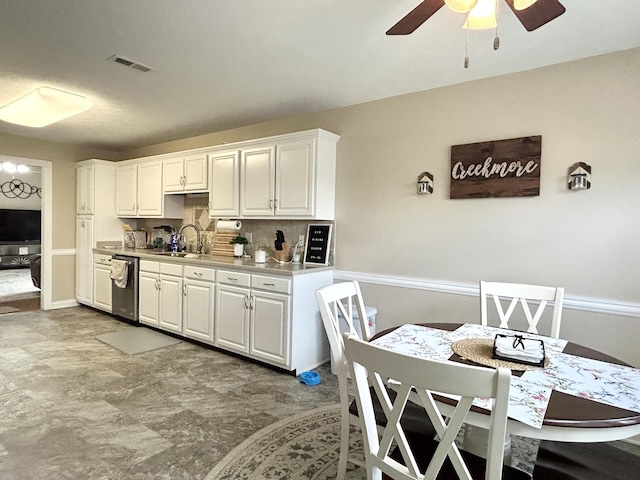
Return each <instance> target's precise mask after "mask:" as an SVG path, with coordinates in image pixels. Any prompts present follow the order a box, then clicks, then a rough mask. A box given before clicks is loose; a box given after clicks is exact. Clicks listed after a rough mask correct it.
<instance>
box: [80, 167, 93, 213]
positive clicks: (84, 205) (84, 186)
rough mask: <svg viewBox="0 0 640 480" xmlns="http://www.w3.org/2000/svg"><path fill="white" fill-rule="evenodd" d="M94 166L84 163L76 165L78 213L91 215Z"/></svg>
mask: <svg viewBox="0 0 640 480" xmlns="http://www.w3.org/2000/svg"><path fill="white" fill-rule="evenodd" d="M94 179H95V166H94V165H93V164H86V165H81V166H78V167H76V213H77V214H78V215H92V214H93V213H94V211H93V202H94V198H93V183H94Z"/></svg>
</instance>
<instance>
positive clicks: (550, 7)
mask: <svg viewBox="0 0 640 480" xmlns="http://www.w3.org/2000/svg"><path fill="white" fill-rule="evenodd" d="M505 1H506V2H507V4H508V5H509V7H511V10H513V13H514V14H515V15H516V17H518V20H520V23H521V24H522V25H523V26H524V28H526V29H527V32H533V31H534V30H535V29H536V28H540V27H541V26H543V25H544V24H546V23H549V22H550V21H551V20H553V19H555V18H558V17H559V16H560V15H562V14H563V13H564V12H565V10H566V9H565V8H564V7H563V6H562V4H561V3H560V2H559V1H558V0H538V1H537V2H536V3H534V4H533V5H531V6H530V7H529V8H525V9H524V10H516V9H515V7H514V6H513V0H505Z"/></svg>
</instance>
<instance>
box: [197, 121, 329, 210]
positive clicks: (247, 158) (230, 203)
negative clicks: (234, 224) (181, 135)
mask: <svg viewBox="0 0 640 480" xmlns="http://www.w3.org/2000/svg"><path fill="white" fill-rule="evenodd" d="M339 138H340V137H338V136H337V135H334V134H332V133H329V132H326V131H324V130H320V129H318V130H310V131H306V132H299V133H294V134H288V135H280V136H277V137H270V138H267V139H261V140H256V141H252V142H242V143H239V144H236V145H235V147H236V148H235V149H233V148H232V146H227V148H228V149H229V150H228V151H227V152H225V153H224V154H217V153H216V154H212V155H210V163H211V165H210V171H211V176H210V177H211V180H210V194H209V198H210V209H209V215H210V216H211V217H230V216H231V217H233V216H237V217H239V218H267V217H279V218H289V219H319V220H333V219H334V218H335V177H336V144H337V142H338V139H339ZM218 155H220V157H218ZM229 182H233V183H231V184H230V183H229ZM230 185H231V186H230ZM236 186H238V187H237V191H236ZM216 189H218V191H216ZM236 205H237V206H236Z"/></svg>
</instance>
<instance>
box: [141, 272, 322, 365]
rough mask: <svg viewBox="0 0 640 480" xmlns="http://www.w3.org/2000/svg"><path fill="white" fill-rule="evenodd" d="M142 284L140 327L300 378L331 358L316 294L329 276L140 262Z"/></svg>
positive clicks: (317, 273)
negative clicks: (265, 273) (266, 365)
mask: <svg viewBox="0 0 640 480" xmlns="http://www.w3.org/2000/svg"><path fill="white" fill-rule="evenodd" d="M139 279H140V283H139V289H140V300H139V302H140V307H139V313H140V322H141V323H143V324H146V325H150V326H153V327H156V328H158V329H161V330H165V331H168V332H173V333H177V334H180V335H182V336H184V337H188V338H192V339H194V340H198V341H200V342H203V343H207V344H211V345H214V346H216V347H218V348H220V349H223V350H229V351H232V352H235V353H239V354H242V355H245V356H247V357H250V358H253V359H255V360H259V361H262V362H265V363H268V364H270V365H274V366H276V367H280V368H283V369H285V370H289V371H295V372H296V373H298V374H299V373H301V372H303V371H305V370H310V369H312V368H315V367H317V366H319V365H321V364H323V363H324V362H326V361H328V360H329V344H328V342H327V337H326V334H325V333H324V327H323V326H322V319H321V318H320V312H319V310H318V304H317V302H316V299H315V291H316V290H317V289H318V288H321V287H323V286H325V285H328V284H330V283H332V282H333V274H332V272H331V271H328V270H323V271H318V272H308V273H307V272H305V273H304V274H296V275H281V276H279V275H263V274H258V273H249V272H247V271H246V270H244V271H234V270H232V269H228V270H215V269H214V268H211V267H196V266H192V265H182V264H178V263H165V262H162V261H153V260H141V261H140V277H139ZM294 292H295V293H294Z"/></svg>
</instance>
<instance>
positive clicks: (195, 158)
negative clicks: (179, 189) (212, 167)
mask: <svg viewBox="0 0 640 480" xmlns="http://www.w3.org/2000/svg"><path fill="white" fill-rule="evenodd" d="M207 165H208V161H207V156H206V155H204V154H197V155H190V156H188V157H185V158H184V181H183V182H182V183H183V185H184V190H185V191H187V192H193V191H204V190H207V185H208V181H209V179H208V178H207V171H208V168H207Z"/></svg>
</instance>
